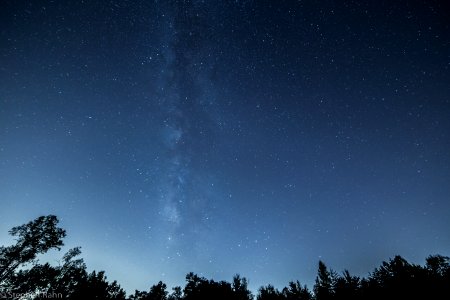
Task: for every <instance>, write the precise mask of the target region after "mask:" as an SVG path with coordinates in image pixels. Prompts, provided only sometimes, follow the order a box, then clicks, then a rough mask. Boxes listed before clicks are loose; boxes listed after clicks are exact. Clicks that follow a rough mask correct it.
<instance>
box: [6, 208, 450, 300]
mask: <svg viewBox="0 0 450 300" xmlns="http://www.w3.org/2000/svg"><path fill="white" fill-rule="evenodd" d="M57 225H58V219H57V217H56V216H53V215H49V216H42V217H39V218H37V219H36V220H34V221H31V222H29V223H27V224H24V225H21V226H17V227H14V228H12V229H11V230H10V231H9V233H10V234H11V235H12V236H14V237H16V243H15V244H14V245H12V246H7V247H4V246H3V247H0V298H6V299H22V298H25V297H24V295H25V294H26V298H27V299H48V298H50V297H52V298H59V299H117V300H125V299H127V300H128V299H129V300H204V299H208V300H211V299H214V300H225V299H227V300H253V299H254V298H255V297H254V296H253V295H252V293H251V292H250V290H249V289H248V281H247V279H246V278H245V277H240V275H235V276H234V277H233V279H232V281H231V283H229V282H226V281H219V282H217V281H214V280H212V279H210V280H208V279H206V278H204V277H199V276H198V275H197V274H194V273H189V274H187V275H186V284H185V286H184V288H183V287H179V286H177V287H174V288H172V293H169V292H168V291H167V286H166V284H165V283H163V282H162V281H160V282H158V283H157V284H155V285H152V286H151V287H150V289H149V290H148V292H146V291H138V290H136V291H135V292H134V294H132V295H129V296H128V297H127V296H126V293H125V291H124V290H123V289H122V288H121V287H120V285H119V284H118V283H117V282H116V281H113V282H108V280H107V277H106V276H105V273H104V272H103V271H99V272H97V271H93V272H91V273H88V272H87V271H86V265H85V263H84V261H83V259H82V258H79V256H80V254H81V250H80V248H79V247H77V248H73V249H70V250H69V251H68V252H67V253H65V254H64V255H63V257H62V260H61V262H60V264H59V265H57V266H53V265H50V264H49V263H43V264H40V263H39V261H38V260H37V256H38V254H42V253H45V252H47V251H48V250H50V249H52V248H55V249H60V248H61V246H63V242H62V239H63V238H64V237H65V235H66V232H65V230H64V229H62V228H59V227H58V226H57ZM313 291H314V293H312V292H311V291H310V290H309V289H308V288H307V287H306V286H302V285H301V284H300V282H299V281H295V282H294V281H291V282H289V284H288V286H286V287H284V288H283V289H282V290H281V291H280V290H278V289H277V288H275V287H274V286H272V285H270V284H269V285H266V286H262V287H261V288H260V289H259V290H258V293H257V295H256V300H324V299H325V300H328V299H336V300H337V299H346V300H356V299H358V300H359V299H369V300H371V299H382V298H386V299H408V298H423V299H448V298H449V296H450V259H449V257H446V256H442V255H433V256H429V257H427V258H426V264H425V266H423V267H422V266H419V265H414V264H410V263H409V262H407V261H406V260H405V259H404V258H402V257H401V256H395V257H394V258H393V259H390V260H389V261H387V262H382V264H381V266H380V267H378V268H376V269H375V270H374V271H373V272H372V273H370V274H369V275H368V277H367V278H359V277H357V276H352V275H351V274H350V273H349V272H348V271H347V270H345V271H344V272H343V273H342V275H338V274H337V273H336V272H334V271H332V270H331V269H329V268H328V267H327V266H326V265H325V263H324V262H322V261H319V264H318V273H317V277H316V282H315V285H314V287H313Z"/></svg>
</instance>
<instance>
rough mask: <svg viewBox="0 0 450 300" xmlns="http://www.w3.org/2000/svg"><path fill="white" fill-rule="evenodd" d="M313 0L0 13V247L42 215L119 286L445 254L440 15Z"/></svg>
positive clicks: (359, 271) (53, 5) (448, 57)
mask: <svg viewBox="0 0 450 300" xmlns="http://www.w3.org/2000/svg"><path fill="white" fill-rule="evenodd" d="M318 3H319V2H317V1H220V2H219V1H9V0H6V1H2V2H1V4H0V204H1V209H0V229H1V232H0V241H1V242H2V243H1V244H5V243H9V242H10V241H11V240H10V238H9V237H8V236H7V230H8V229H9V228H11V227H12V226H14V225H19V224H22V223H25V222H28V221H29V220H31V219H34V218H35V217H37V216H39V215H46V214H56V215H57V216H58V217H59V218H60V219H61V226H62V227H64V228H65V229H66V230H67V232H68V237H67V238H66V248H65V249H68V248H71V247H75V246H81V247H82V251H83V254H82V257H83V258H84V259H85V261H86V263H87V265H88V268H89V269H96V270H99V269H102V270H105V271H106V275H107V276H108V278H109V279H117V280H118V281H119V283H120V284H121V285H122V286H123V287H124V288H126V289H127V291H128V292H132V291H133V290H134V289H140V290H147V289H148V288H149V287H150V286H151V285H152V284H154V283H156V282H157V281H159V280H163V281H164V282H166V283H167V284H168V285H169V286H174V285H184V276H185V275H186V273H188V272H190V271H193V272H196V273H198V274H199V275H203V276H205V277H207V278H214V279H215V280H222V279H224V280H231V278H232V276H233V275H234V274H235V273H240V274H241V275H242V276H246V277H248V278H249V280H250V287H251V288H252V289H253V291H255V290H256V288H257V287H259V286H260V285H263V284H267V283H272V284H274V285H275V286H276V287H283V286H285V285H286V284H287V283H288V281H290V280H297V279H298V280H300V282H302V283H306V284H308V287H310V288H311V287H312V284H313V282H314V278H315V276H316V270H317V263H318V261H319V260H323V261H325V263H326V264H327V265H328V266H330V267H331V268H333V269H334V270H336V271H342V270H343V269H348V270H349V271H350V272H351V273H353V274H355V275H363V276H366V275H367V274H368V272H369V271H372V270H373V268H375V267H376V266H378V265H379V264H380V263H381V261H382V260H387V259H388V258H390V257H393V256H394V255H396V254H400V255H402V256H404V257H405V258H406V259H407V260H409V261H411V262H414V263H420V264H423V263H424V260H425V257H426V256H428V255H430V254H437V253H438V254H442V255H450V234H449V233H450V232H449V229H450V28H449V25H450V8H449V7H448V4H445V3H444V1H408V2H406V1H371V2H365V1H320V5H319V4H318ZM61 255H62V254H61V253H53V254H50V256H49V259H50V260H51V261H55V260H56V259H57V258H60V257H61Z"/></svg>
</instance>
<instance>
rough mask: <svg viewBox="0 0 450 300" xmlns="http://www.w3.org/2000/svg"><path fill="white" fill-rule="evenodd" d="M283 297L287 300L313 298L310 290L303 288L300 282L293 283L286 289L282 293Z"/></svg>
mask: <svg viewBox="0 0 450 300" xmlns="http://www.w3.org/2000/svg"><path fill="white" fill-rule="evenodd" d="M282 294H283V297H284V299H286V300H312V299H313V296H312V294H311V292H310V291H309V290H308V288H307V287H306V285H305V286H302V285H301V284H300V282H299V281H298V280H297V281H295V282H294V281H291V282H289V285H288V286H287V287H285V288H284V289H283V291H282Z"/></svg>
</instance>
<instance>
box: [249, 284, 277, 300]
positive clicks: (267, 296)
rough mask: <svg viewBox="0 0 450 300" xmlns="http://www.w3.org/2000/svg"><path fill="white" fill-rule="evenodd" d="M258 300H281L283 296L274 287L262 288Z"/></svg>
mask: <svg viewBox="0 0 450 300" xmlns="http://www.w3.org/2000/svg"><path fill="white" fill-rule="evenodd" d="M256 299H257V300H281V299H283V294H281V293H280V291H279V290H278V289H276V288H275V287H274V286H273V285H271V284H269V285H267V286H262V287H260V288H259V290H258V295H257V296H256Z"/></svg>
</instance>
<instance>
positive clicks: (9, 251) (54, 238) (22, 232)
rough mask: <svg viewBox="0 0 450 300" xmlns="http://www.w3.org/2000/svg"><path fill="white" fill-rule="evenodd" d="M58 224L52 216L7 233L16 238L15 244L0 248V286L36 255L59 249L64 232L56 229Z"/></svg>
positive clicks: (38, 219) (56, 219)
mask: <svg viewBox="0 0 450 300" xmlns="http://www.w3.org/2000/svg"><path fill="white" fill-rule="evenodd" d="M58 222H59V221H58V218H57V217H56V216H54V215H48V216H42V217H39V218H37V219H36V220H34V221H31V222H29V223H27V224H24V225H20V226H17V227H13V228H12V229H11V230H10V231H9V234H10V235H12V236H14V237H16V244H15V245H13V246H9V247H3V246H2V247H0V286H2V285H4V284H6V281H8V280H9V279H10V277H11V276H12V275H13V273H14V271H15V270H16V269H17V268H18V267H20V266H23V265H24V264H26V263H29V262H31V261H32V260H33V259H35V258H36V256H37V255H38V254H41V253H45V252H47V251H48V250H49V249H51V248H56V249H61V246H63V245H64V244H63V241H62V239H63V238H64V237H65V236H66V231H65V230H64V229H62V228H59V227H57V225H58Z"/></svg>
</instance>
